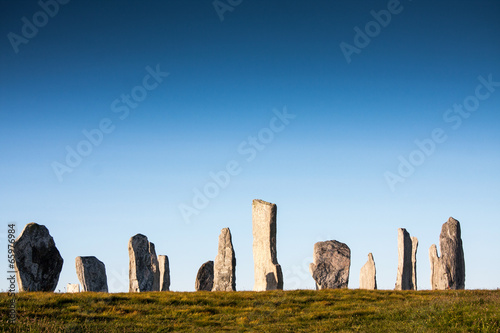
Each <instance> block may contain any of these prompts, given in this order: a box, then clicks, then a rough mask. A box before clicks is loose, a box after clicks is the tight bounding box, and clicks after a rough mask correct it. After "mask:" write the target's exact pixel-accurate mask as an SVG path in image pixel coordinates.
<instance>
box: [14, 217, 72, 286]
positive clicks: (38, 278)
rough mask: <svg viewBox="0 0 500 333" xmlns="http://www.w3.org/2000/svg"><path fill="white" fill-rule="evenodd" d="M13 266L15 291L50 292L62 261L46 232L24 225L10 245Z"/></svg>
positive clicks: (37, 225) (40, 227) (40, 228)
mask: <svg viewBox="0 0 500 333" xmlns="http://www.w3.org/2000/svg"><path fill="white" fill-rule="evenodd" d="M14 257H15V261H14V265H15V269H16V276H17V284H18V286H19V291H54V290H55V289H56V287H57V282H58V281H59V274H60V273H61V270H62V266H63V258H62V257H61V254H60V253H59V251H58V250H57V247H56V244H55V242H54V239H53V238H52V236H51V235H50V233H49V230H48V229H47V228H46V227H45V226H44V225H40V224H37V223H28V224H27V225H26V226H25V227H24V229H23V231H22V232H21V234H20V235H19V237H17V239H16V241H15V242H14Z"/></svg>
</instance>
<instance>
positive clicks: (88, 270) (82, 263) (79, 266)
mask: <svg viewBox="0 0 500 333" xmlns="http://www.w3.org/2000/svg"><path fill="white" fill-rule="evenodd" d="M75 266H76V275H77V276H78V280H79V281H80V283H81V285H82V291H95V292H106V293H107V292H108V278H107V277H106V267H105V266H104V263H103V262H102V261H100V260H99V259H97V258H96V257H76V259H75Z"/></svg>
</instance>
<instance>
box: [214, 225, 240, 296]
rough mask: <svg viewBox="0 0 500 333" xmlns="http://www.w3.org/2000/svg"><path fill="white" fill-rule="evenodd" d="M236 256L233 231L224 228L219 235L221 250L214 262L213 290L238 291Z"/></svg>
mask: <svg viewBox="0 0 500 333" xmlns="http://www.w3.org/2000/svg"><path fill="white" fill-rule="evenodd" d="M235 272H236V257H235V255H234V250H233V242H232V239H231V231H229V228H224V229H222V231H221V233H220V235H219V251H218V252H217V256H216V257H215V262H214V280H213V287H212V291H236V274H235Z"/></svg>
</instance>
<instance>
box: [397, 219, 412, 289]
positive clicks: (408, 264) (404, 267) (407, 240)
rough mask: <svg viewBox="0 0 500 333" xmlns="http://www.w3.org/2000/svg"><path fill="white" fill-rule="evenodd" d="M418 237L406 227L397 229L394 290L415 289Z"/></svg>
mask: <svg viewBox="0 0 500 333" xmlns="http://www.w3.org/2000/svg"><path fill="white" fill-rule="evenodd" d="M417 247H418V239H417V238H416V237H410V234H409V233H408V231H406V229H403V228H399V229H398V275H397V277H396V286H395V288H394V289H395V290H417V285H416V282H417V278H416V273H417Z"/></svg>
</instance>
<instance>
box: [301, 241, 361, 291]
mask: <svg viewBox="0 0 500 333" xmlns="http://www.w3.org/2000/svg"><path fill="white" fill-rule="evenodd" d="M350 267H351V249H350V248H349V246H347V245H346V244H344V243H341V242H338V241H336V240H329V241H325V242H317V243H316V244H314V253H313V262H312V264H310V265H309V271H310V272H311V275H312V277H313V279H314V281H316V289H339V288H347V286H348V284H349V269H350Z"/></svg>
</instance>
